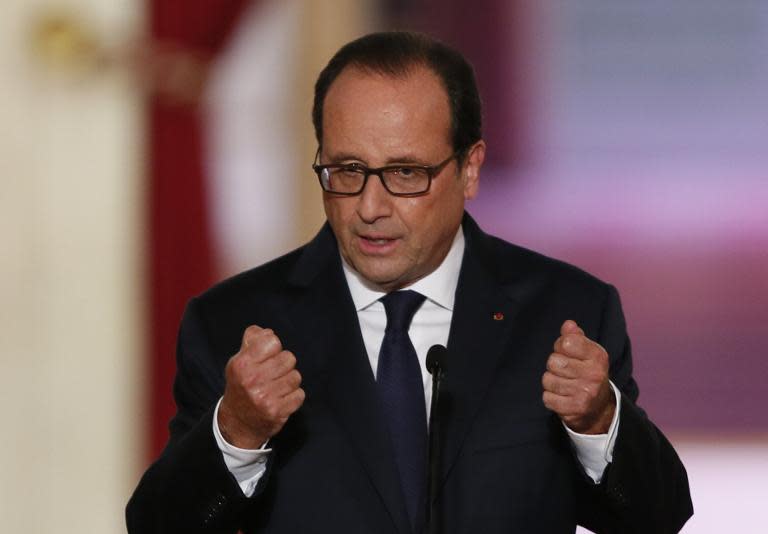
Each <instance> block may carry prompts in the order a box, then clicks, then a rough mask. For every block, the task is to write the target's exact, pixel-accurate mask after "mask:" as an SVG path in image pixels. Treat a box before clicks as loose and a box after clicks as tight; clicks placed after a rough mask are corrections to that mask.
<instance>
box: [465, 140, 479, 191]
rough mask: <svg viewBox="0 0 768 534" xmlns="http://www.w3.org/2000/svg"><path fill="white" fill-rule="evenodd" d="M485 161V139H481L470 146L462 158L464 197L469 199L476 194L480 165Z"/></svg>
mask: <svg viewBox="0 0 768 534" xmlns="http://www.w3.org/2000/svg"><path fill="white" fill-rule="evenodd" d="M483 161H485V141H483V140H482V139H481V140H479V141H478V142H476V143H475V144H474V145H472V147H470V149H469V152H468V153H467V157H466V159H465V160H464V169H463V170H462V174H463V178H464V199H465V200H470V199H473V198H475V197H476V196H477V191H478V189H479V188H480V167H482V166H483Z"/></svg>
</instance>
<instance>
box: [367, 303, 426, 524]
mask: <svg viewBox="0 0 768 534" xmlns="http://www.w3.org/2000/svg"><path fill="white" fill-rule="evenodd" d="M424 299H425V297H424V295H421V294H419V293H416V292H415V291H410V290H408V291H394V292H392V293H389V294H388V295H386V296H384V297H382V298H381V301H382V302H383V303H384V308H385V309H386V311H387V328H386V330H385V331H384V340H383V341H382V342H381V351H380V352H379V363H378V367H377V371H376V384H377V388H378V392H379V398H380V399H381V402H382V406H383V408H384V416H385V418H386V422H387V425H388V427H389V433H390V436H391V438H392V445H393V447H394V451H395V463H396V464H397V469H398V472H399V474H400V483H401V484H402V488H403V495H404V496H405V504H406V507H407V509H408V515H409V517H410V520H411V525H412V527H413V529H414V532H418V531H419V529H420V525H421V523H422V522H423V520H424V510H423V508H424V503H425V499H426V495H425V492H426V482H427V409H426V404H425V400H424V384H423V382H422V376H421V366H420V364H419V358H418V356H416V350H415V349H414V348H413V343H411V338H409V337H408V327H409V326H410V324H411V319H413V315H414V314H415V313H416V310H417V309H418V308H419V306H421V304H422V302H424Z"/></svg>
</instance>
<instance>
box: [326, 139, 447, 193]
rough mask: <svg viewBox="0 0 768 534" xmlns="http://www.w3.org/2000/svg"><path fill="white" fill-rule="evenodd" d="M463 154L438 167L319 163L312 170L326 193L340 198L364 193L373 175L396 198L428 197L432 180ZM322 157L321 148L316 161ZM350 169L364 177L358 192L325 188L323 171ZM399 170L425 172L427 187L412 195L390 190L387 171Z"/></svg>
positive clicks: (443, 162) (445, 161) (445, 160)
mask: <svg viewBox="0 0 768 534" xmlns="http://www.w3.org/2000/svg"><path fill="white" fill-rule="evenodd" d="M460 154H461V151H456V152H454V153H453V154H451V155H450V156H448V157H447V158H446V159H444V160H443V161H441V162H440V163H438V164H437V165H385V166H384V167H376V168H373V169H372V168H370V167H366V166H365V165H362V164H360V163H331V164H328V165H318V164H317V163H313V164H312V170H313V171H315V174H317V179H318V181H319V182H320V187H321V188H322V189H323V191H325V192H326V193H330V194H331V195H338V196H344V197H354V196H357V195H359V194H361V193H362V192H363V190H364V189H365V185H366V184H367V183H368V178H369V177H370V176H371V175H375V176H378V177H379V180H380V181H381V185H383V186H384V189H386V191H387V193H389V194H390V195H392V196H395V197H418V196H421V195H426V194H427V193H429V189H430V188H431V187H432V179H433V178H435V177H436V176H437V175H438V174H440V173H441V172H442V171H443V169H444V168H445V167H446V166H447V165H448V164H449V163H450V162H451V161H452V160H454V159H456V158H458V157H459V155H460ZM319 157H320V148H318V149H317V153H316V154H315V161H317V158H319ZM345 168H346V169H350V170H354V171H355V172H359V173H360V174H362V175H363V183H362V184H361V185H360V189H359V190H358V191H354V192H351V191H346V192H343V191H332V190H328V189H326V188H325V185H324V184H323V175H322V173H323V171H326V170H334V169H345ZM397 169H417V170H420V171H424V172H426V173H427V187H426V189H424V190H423V191H414V192H411V193H395V192H393V191H392V190H390V189H389V186H388V185H387V181H386V180H385V179H384V173H385V172H387V171H393V170H397Z"/></svg>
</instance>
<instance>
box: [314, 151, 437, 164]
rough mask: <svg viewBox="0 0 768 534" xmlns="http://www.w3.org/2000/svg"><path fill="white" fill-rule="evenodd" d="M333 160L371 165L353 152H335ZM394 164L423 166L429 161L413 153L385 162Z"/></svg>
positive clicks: (331, 158)
mask: <svg viewBox="0 0 768 534" xmlns="http://www.w3.org/2000/svg"><path fill="white" fill-rule="evenodd" d="M329 159H330V160H331V161H332V162H337V161H355V162H360V163H361V164H362V165H365V166H366V167H369V166H370V165H369V164H368V163H367V162H366V161H365V160H364V159H363V158H361V157H358V156H357V155H355V154H352V153H351V152H339V153H338V154H334V155H333V157H330V158H329ZM392 165H418V166H422V167H426V166H428V164H427V163H425V162H424V161H423V160H421V159H417V158H416V157H415V156H412V155H402V156H399V157H396V158H389V159H388V160H387V161H386V163H384V165H383V166H384V167H390V166H392Z"/></svg>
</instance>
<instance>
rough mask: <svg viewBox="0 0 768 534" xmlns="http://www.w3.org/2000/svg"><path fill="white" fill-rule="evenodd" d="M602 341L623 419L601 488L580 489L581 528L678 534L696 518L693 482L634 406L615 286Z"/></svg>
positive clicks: (608, 300) (629, 361)
mask: <svg viewBox="0 0 768 534" xmlns="http://www.w3.org/2000/svg"><path fill="white" fill-rule="evenodd" d="M597 341H598V342H599V343H600V344H602V345H603V347H605V349H606V350H607V351H608V354H609V355H610V358H611V369H610V373H611V379H612V380H613V381H614V383H615V384H616V385H617V387H618V388H619V389H620V390H621V392H622V398H621V403H622V405H621V420H620V423H619V430H618V436H617V439H616V444H615V447H614V451H613V461H612V463H611V464H610V465H609V466H608V467H607V470H606V472H605V474H604V476H603V479H602V481H601V483H600V484H599V485H593V484H591V483H589V482H586V481H585V484H584V486H585V487H584V488H582V489H581V490H578V491H579V492H580V495H581V506H580V510H582V517H581V520H580V523H582V524H583V525H584V526H586V527H587V528H590V529H591V530H593V531H595V532H617V533H618V532H621V533H638V534H639V533H646V532H654V533H659V534H664V533H674V532H678V531H679V530H680V529H681V528H682V526H683V525H684V524H685V522H686V521H687V520H688V518H689V517H690V516H691V515H692V513H693V506H692V504H691V498H690V493H689V488H688V477H687V475H686V472H685V468H684V467H683V464H682V462H681V461H680V459H679V458H678V456H677V454H676V453H675V450H674V449H673V448H672V445H671V444H670V443H669V442H668V441H667V439H666V438H665V437H664V435H663V434H662V433H661V432H660V431H659V430H658V429H657V428H656V426H655V425H654V424H653V423H651V421H650V420H649V419H648V418H647V417H646V415H645V413H644V412H643V410H642V409H640V408H639V407H638V406H637V405H636V404H635V401H636V400H637V397H638V388H637V384H636V383H635V381H634V379H633V378H632V357H631V350H630V342H629V337H628V336H627V333H626V326H625V323H624V315H623V313H622V310H621V304H620V302H619V297H618V294H617V292H616V290H615V288H613V287H612V286H609V287H608V296H607V298H606V304H605V306H604V309H603V319H602V324H601V327H600V332H599V335H598V339H597ZM590 482H591V481H590Z"/></svg>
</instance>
